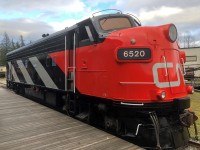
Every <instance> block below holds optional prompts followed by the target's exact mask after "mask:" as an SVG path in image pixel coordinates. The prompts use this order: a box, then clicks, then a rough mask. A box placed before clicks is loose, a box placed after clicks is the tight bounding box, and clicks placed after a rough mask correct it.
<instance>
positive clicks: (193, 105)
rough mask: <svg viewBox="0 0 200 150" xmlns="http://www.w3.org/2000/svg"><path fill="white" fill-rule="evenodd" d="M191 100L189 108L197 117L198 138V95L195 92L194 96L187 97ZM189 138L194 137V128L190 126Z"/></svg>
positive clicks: (199, 108)
mask: <svg viewBox="0 0 200 150" xmlns="http://www.w3.org/2000/svg"><path fill="white" fill-rule="evenodd" d="M189 96H190V99H191V107H190V110H192V111H194V112H195V114H196V115H197V116H198V118H199V119H198V120H197V121H196V124H197V129H198V136H200V93H199V92H195V93H194V94H191V95H189ZM189 131H190V134H191V137H194V136H195V134H194V127H193V126H191V127H190V128H189Z"/></svg>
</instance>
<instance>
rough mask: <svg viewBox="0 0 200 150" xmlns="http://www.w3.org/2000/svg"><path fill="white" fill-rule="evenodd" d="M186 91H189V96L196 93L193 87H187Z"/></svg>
mask: <svg viewBox="0 0 200 150" xmlns="http://www.w3.org/2000/svg"><path fill="white" fill-rule="evenodd" d="M186 90H187V92H188V94H193V93H194V87H193V86H186Z"/></svg>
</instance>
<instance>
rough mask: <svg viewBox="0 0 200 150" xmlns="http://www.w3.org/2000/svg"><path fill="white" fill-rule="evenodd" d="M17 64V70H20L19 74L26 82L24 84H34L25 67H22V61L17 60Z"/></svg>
mask: <svg viewBox="0 0 200 150" xmlns="http://www.w3.org/2000/svg"><path fill="white" fill-rule="evenodd" d="M17 64H18V66H19V68H20V70H21V72H22V74H23V76H24V79H25V80H26V83H28V84H34V83H33V81H32V79H31V77H30V75H29V73H28V71H27V70H26V67H25V66H24V64H23V62H22V60H17Z"/></svg>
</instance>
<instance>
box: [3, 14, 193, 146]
mask: <svg viewBox="0 0 200 150" xmlns="http://www.w3.org/2000/svg"><path fill="white" fill-rule="evenodd" d="M176 39H177V29H176V27H175V25H174V24H166V25H162V26H155V27H152V26H141V24H140V22H139V21H138V19H136V18H135V17H132V16H131V15H127V14H122V13H116V14H104V15H99V16H93V17H92V18H88V19H86V20H84V21H81V22H79V23H77V24H76V25H74V26H72V27H69V28H66V29H64V30H62V31H59V32H56V33H54V34H52V35H50V36H47V37H44V38H42V39H41V40H38V41H36V42H35V43H31V44H29V45H27V46H24V47H22V48H19V49H17V50H15V51H12V52H10V53H8V54H7V86H8V88H11V89H13V90H14V91H15V92H16V93H19V94H24V95H26V96H29V97H35V98H38V99H40V100H41V101H43V102H45V103H47V104H49V105H52V106H55V107H59V108H62V109H63V110H65V111H66V112H67V113H68V114H69V115H71V116H74V117H76V118H79V119H81V120H84V121H87V122H93V123H97V124H100V125H101V126H103V127H105V128H106V129H108V130H112V131H116V133H117V134H119V135H121V136H123V137H130V138H131V139H133V140H134V141H135V142H136V143H138V144H139V145H140V146H143V147H144V148H158V149H161V148H162V149H175V148H178V147H181V146H184V145H186V144H187V142H188V140H189V133H188V129H187V127H188V126H189V125H191V124H193V123H194V120H192V119H193V118H194V116H193V114H192V113H190V112H189V111H187V112H186V111H185V110H186V109H188V108H189V107H190V99H189V97H188V93H192V87H190V86H186V85H185V82H184V77H183V74H184V72H185V70H184V62H185V54H184V52H183V51H180V49H179V46H178V45H177V42H176ZM191 118H192V119H191ZM189 120H190V121H189ZM191 120H192V121H191Z"/></svg>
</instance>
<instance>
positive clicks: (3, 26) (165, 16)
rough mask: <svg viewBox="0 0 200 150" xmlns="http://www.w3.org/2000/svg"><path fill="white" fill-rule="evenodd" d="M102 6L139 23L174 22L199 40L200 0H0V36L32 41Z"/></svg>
mask: <svg viewBox="0 0 200 150" xmlns="http://www.w3.org/2000/svg"><path fill="white" fill-rule="evenodd" d="M103 9H119V10H121V11H122V12H124V13H132V14H134V15H136V16H137V17H138V18H139V19H140V21H141V22H142V25H148V26H149V25H161V24H167V23H174V24H175V25H176V26H177V28H178V32H179V34H183V33H190V34H191V35H192V36H194V37H195V39H196V41H200V0H139V1H138V0H137V1H136V0H0V38H1V37H2V34H3V33H4V32H7V33H8V34H9V36H10V37H12V38H14V39H17V38H18V37H19V35H23V36H24V39H25V40H26V41H25V42H29V41H30V40H31V41H35V40H36V39H39V38H41V35H42V34H43V33H49V34H51V33H54V32H56V31H58V30H61V29H64V28H65V27H69V26H71V25H73V24H75V23H77V22H79V21H81V20H83V19H85V18H88V17H91V16H92V13H94V12H97V11H100V10H103Z"/></svg>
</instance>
